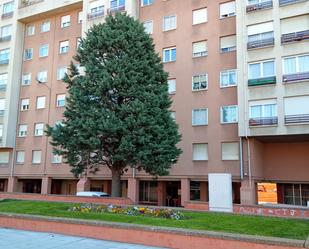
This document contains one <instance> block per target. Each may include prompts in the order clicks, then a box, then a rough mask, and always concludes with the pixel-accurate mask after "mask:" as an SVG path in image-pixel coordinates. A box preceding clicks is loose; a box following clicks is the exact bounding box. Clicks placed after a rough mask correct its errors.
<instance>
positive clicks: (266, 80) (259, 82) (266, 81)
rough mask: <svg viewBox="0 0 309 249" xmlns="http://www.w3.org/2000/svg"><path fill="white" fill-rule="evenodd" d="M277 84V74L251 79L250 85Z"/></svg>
mask: <svg viewBox="0 0 309 249" xmlns="http://www.w3.org/2000/svg"><path fill="white" fill-rule="evenodd" d="M272 84H276V76H270V77H262V78H257V79H249V80H248V86H262V85H272Z"/></svg>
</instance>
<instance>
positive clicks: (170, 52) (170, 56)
mask: <svg viewBox="0 0 309 249" xmlns="http://www.w3.org/2000/svg"><path fill="white" fill-rule="evenodd" d="M172 50H175V52H176V57H175V60H172ZM165 51H169V58H168V59H169V60H166V58H165ZM176 60H177V49H176V47H169V48H164V49H163V63H169V62H175V61H176Z"/></svg>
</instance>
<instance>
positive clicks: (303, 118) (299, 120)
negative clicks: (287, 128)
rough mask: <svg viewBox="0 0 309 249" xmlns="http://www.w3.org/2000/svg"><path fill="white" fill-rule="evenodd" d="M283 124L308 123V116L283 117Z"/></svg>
mask: <svg viewBox="0 0 309 249" xmlns="http://www.w3.org/2000/svg"><path fill="white" fill-rule="evenodd" d="M284 123H285V124H300V123H309V114H298V115H285V116H284Z"/></svg>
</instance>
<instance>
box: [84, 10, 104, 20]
mask: <svg viewBox="0 0 309 249" xmlns="http://www.w3.org/2000/svg"><path fill="white" fill-rule="evenodd" d="M102 16H104V10H102V11H96V12H92V13H88V14H87V19H88V20H92V19H95V18H98V17H102Z"/></svg>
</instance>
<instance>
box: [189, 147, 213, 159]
mask: <svg viewBox="0 0 309 249" xmlns="http://www.w3.org/2000/svg"><path fill="white" fill-rule="evenodd" d="M195 146H205V149H206V150H205V152H206V154H205V155H203V157H198V158H197V157H196V151H195V150H194V149H195ZM208 147H209V146H208V143H193V144H192V161H208V160H209V152H208Z"/></svg>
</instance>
